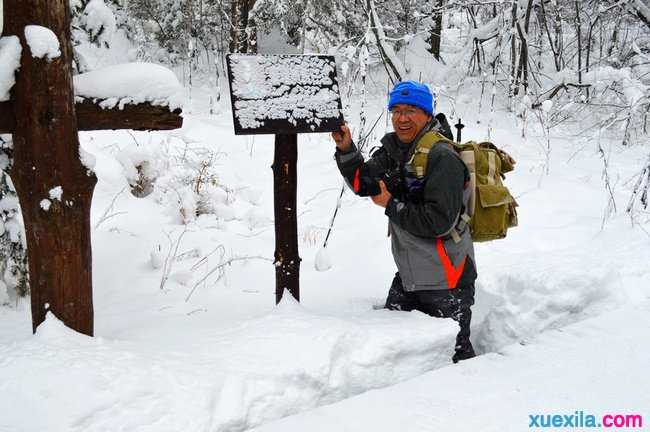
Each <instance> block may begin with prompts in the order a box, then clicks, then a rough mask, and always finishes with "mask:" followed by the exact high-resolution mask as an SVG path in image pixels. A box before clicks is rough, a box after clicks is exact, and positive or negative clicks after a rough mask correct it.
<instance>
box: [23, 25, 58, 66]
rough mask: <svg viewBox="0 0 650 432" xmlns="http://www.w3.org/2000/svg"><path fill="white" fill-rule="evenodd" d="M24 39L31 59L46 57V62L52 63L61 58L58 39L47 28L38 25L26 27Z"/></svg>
mask: <svg viewBox="0 0 650 432" xmlns="http://www.w3.org/2000/svg"><path fill="white" fill-rule="evenodd" d="M25 39H26V40H27V45H29V49H30V51H31V52H32V57H35V58H43V57H46V58H47V61H52V60H54V59H55V58H58V57H60V56H61V44H60V43H59V38H58V37H56V35H55V34H54V32H53V31H52V30H50V29H49V28H47V27H43V26H38V25H28V26H26V27H25Z"/></svg>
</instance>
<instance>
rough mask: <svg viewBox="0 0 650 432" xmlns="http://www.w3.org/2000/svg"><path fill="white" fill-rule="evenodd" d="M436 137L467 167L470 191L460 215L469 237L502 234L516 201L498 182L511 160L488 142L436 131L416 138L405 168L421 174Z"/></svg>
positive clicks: (476, 238) (513, 218) (514, 223)
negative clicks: (452, 137)
mask: <svg viewBox="0 0 650 432" xmlns="http://www.w3.org/2000/svg"><path fill="white" fill-rule="evenodd" d="M440 141H443V142H446V143H449V144H450V145H451V146H452V147H453V148H454V150H456V152H457V153H458V155H459V156H460V158H461V159H462V160H463V162H465V165H467V168H468V170H469V174H470V184H469V186H468V187H469V188H470V190H471V191H472V193H471V197H470V201H469V208H468V209H465V213H464V214H463V215H461V219H462V222H465V223H469V226H470V230H471V233H472V239H473V240H474V241H476V242H484V241H491V240H496V239H501V238H504V237H505V236H506V233H507V231H508V228H512V227H515V226H517V202H516V201H515V199H514V198H513V197H512V195H511V194H510V191H509V190H508V188H507V187H505V186H504V185H503V182H502V179H504V178H505V176H504V174H505V173H507V172H509V171H512V170H513V169H514V165H515V160H514V159H513V158H512V157H510V155H508V154H507V153H506V152H504V151H503V150H500V149H499V148H497V146H495V145H494V144H492V143H490V142H480V143H477V142H475V141H468V142H466V143H464V144H460V143H457V142H455V141H452V140H450V139H448V138H445V137H444V136H442V135H440V134H438V133H436V132H427V133H426V134H425V135H424V136H423V137H422V138H421V139H420V140H419V141H418V143H417V145H416V148H415V152H414V154H413V157H412V158H411V160H410V161H409V163H408V165H409V167H408V168H407V169H409V170H411V171H412V172H413V173H414V174H415V175H416V177H418V178H423V177H424V176H425V175H426V168H427V159H428V156H429V151H430V150H431V147H433V145H435V144H436V143H438V142H440ZM462 222H461V223H462ZM453 234H456V236H454V237H457V236H458V234H457V233H455V232H454V233H452V235H453Z"/></svg>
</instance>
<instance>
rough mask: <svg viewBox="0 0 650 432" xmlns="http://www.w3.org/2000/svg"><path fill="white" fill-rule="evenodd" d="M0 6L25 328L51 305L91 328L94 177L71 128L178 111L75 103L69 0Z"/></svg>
mask: <svg viewBox="0 0 650 432" xmlns="http://www.w3.org/2000/svg"><path fill="white" fill-rule="evenodd" d="M4 6H5V7H4V10H5V13H6V16H5V17H4V31H3V34H2V36H17V37H18V38H19V39H20V44H21V46H22V55H21V59H20V70H19V71H18V72H16V84H15V86H14V87H13V88H12V90H11V92H12V93H11V95H12V97H11V100H10V101H9V102H3V103H0V133H10V134H12V135H13V148H14V161H13V168H12V171H11V179H12V181H13V183H14V185H15V187H16V191H17V193H18V197H19V200H20V206H21V210H22V215H23V220H24V222H25V231H26V236H27V253H28V263H29V284H30V290H31V302H32V326H33V330H34V331H35V330H36V327H37V326H38V325H39V324H40V323H41V322H42V321H43V320H44V319H45V315H46V313H47V311H52V312H53V313H54V314H55V315H56V316H57V317H58V318H59V319H61V320H62V321H63V322H64V323H65V324H66V325H67V326H68V327H70V328H72V329H74V330H76V331H78V332H81V333H85V334H87V335H92V334H93V301H92V254H91V244H90V205H91V200H92V195H93V190H94V187H95V183H96V178H95V176H94V175H93V174H92V173H91V172H89V171H88V169H87V168H86V167H84V166H83V165H82V163H81V161H80V159H79V137H78V131H79V130H93V129H119V128H129V129H140V130H144V129H146V130H153V129H175V128H179V127H181V125H182V118H181V117H180V111H175V112H170V111H169V109H167V108H166V107H154V106H151V105H149V104H139V105H135V106H127V107H126V108H125V110H118V109H114V110H105V109H102V108H100V106H99V103H100V102H101V101H95V102H90V101H84V102H75V95H74V91H73V84H72V44H71V42H70V10H69V0H4ZM7 12H8V13H7ZM27 25H40V26H43V27H47V28H48V29H50V30H51V31H52V32H53V33H54V35H56V38H57V39H58V41H59V43H60V51H61V54H60V56H59V57H57V58H55V59H51V60H48V59H44V58H36V57H33V56H32V53H31V51H30V47H29V45H28V44H27V42H26V39H25V27H26V26H27ZM55 186H60V187H61V189H62V191H63V194H62V196H61V199H60V200H58V201H56V202H54V204H53V205H52V206H51V208H48V209H47V210H46V209H44V208H43V207H42V206H41V204H40V203H41V200H42V199H43V198H46V197H48V192H49V191H50V190H51V189H52V188H53V187H55Z"/></svg>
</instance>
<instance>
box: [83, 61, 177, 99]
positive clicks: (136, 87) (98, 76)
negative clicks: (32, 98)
mask: <svg viewBox="0 0 650 432" xmlns="http://www.w3.org/2000/svg"><path fill="white" fill-rule="evenodd" d="M73 79H74V90H75V95H76V96H77V97H80V98H82V99H102V102H101V103H100V106H101V107H102V108H113V107H115V106H119V109H123V108H124V106H125V105H135V104H139V103H145V102H148V103H151V104H152V105H161V106H168V107H169V109H170V110H175V109H177V108H182V106H183V101H184V99H185V94H184V91H183V87H182V86H181V84H180V83H179V82H178V79H177V78H176V75H174V73H173V72H172V71H170V70H169V69H167V68H165V67H163V66H160V65H156V64H153V63H125V64H120V65H115V66H108V67H105V68H101V69H97V70H94V71H91V72H86V73H83V74H80V75H76V76H74V78H73Z"/></svg>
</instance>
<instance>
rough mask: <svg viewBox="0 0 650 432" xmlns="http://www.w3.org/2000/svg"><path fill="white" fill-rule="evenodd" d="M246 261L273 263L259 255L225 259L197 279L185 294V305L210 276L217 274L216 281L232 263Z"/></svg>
mask: <svg viewBox="0 0 650 432" xmlns="http://www.w3.org/2000/svg"><path fill="white" fill-rule="evenodd" d="M248 260H263V261H268V262H270V263H273V260H272V259H270V258H267V257H264V256H261V255H247V256H242V257H232V258H229V259H227V260H226V261H222V262H220V263H219V264H217V265H216V266H215V267H213V268H212V269H211V270H210V271H208V272H207V273H206V274H205V275H204V276H203V277H202V278H201V279H199V280H198V281H197V282H196V283H195V284H194V286H193V287H192V289H191V290H190V292H189V293H188V294H187V297H185V302H186V303H187V302H188V301H190V298H192V295H193V294H194V291H196V289H197V288H198V286H199V285H201V284H202V283H203V282H205V281H206V280H208V278H209V277H210V276H212V275H213V274H214V273H217V272H218V273H219V277H218V278H217V280H219V279H221V278H222V277H223V270H224V268H225V267H226V266H229V265H231V264H232V263H234V262H237V261H248Z"/></svg>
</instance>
